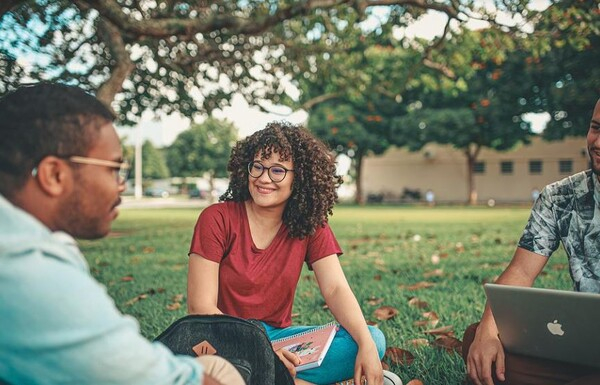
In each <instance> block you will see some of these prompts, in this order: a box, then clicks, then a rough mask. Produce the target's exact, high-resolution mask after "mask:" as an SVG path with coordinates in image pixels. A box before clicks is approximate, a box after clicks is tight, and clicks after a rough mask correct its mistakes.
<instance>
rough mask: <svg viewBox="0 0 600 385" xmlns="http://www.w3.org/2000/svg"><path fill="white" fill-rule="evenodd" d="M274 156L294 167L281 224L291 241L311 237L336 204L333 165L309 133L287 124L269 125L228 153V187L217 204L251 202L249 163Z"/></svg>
mask: <svg viewBox="0 0 600 385" xmlns="http://www.w3.org/2000/svg"><path fill="white" fill-rule="evenodd" d="M273 152H277V154H278V155H279V157H280V158H281V160H282V161H288V160H291V161H292V162H293V164H294V182H293V184H292V195H291V196H290V198H289V199H288V202H287V204H286V207H285V210H284V212H283V223H285V225H286V226H287V227H288V229H289V236H290V237H297V238H304V237H306V236H309V235H312V234H313V233H314V232H315V230H316V229H317V226H324V225H325V223H326V222H327V217H328V216H329V215H331V214H332V213H333V212H332V210H333V205H334V204H335V203H336V202H337V200H338V196H337V187H338V186H339V185H340V184H341V183H342V178H341V177H340V176H339V175H336V167H335V161H334V159H333V157H332V155H331V153H330V152H329V149H328V148H327V146H326V145H325V144H324V143H323V142H321V141H320V140H318V139H317V138H315V137H314V136H313V135H312V134H311V133H310V132H309V131H308V130H306V129H305V128H303V127H301V126H295V125H292V124H290V123H287V122H271V123H269V124H267V127H265V128H264V129H263V130H260V131H258V132H256V133H254V134H253V135H251V136H249V137H247V138H245V139H243V140H241V141H239V142H238V143H237V144H236V145H235V147H234V148H233V149H232V151H231V157H230V158H229V163H228V165H227V171H229V173H230V177H229V187H228V188H227V191H225V193H224V194H223V195H222V196H221V197H220V198H219V200H220V201H234V202H244V201H246V200H248V199H250V192H249V190H248V163H249V162H251V161H253V160H254V157H255V156H256V155H257V154H258V153H261V156H262V158H263V159H266V158H269V157H270V156H271V154H272V153H273Z"/></svg>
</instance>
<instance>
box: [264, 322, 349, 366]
mask: <svg viewBox="0 0 600 385" xmlns="http://www.w3.org/2000/svg"><path fill="white" fill-rule="evenodd" d="M337 330H338V325H337V323H335V322H331V323H328V324H325V325H322V326H317V327H316V328H314V329H310V330H307V331H305V332H302V333H298V334H294V335H292V336H289V337H284V338H280V339H277V340H273V341H271V343H272V344H273V349H274V350H279V349H285V350H287V351H290V352H292V353H296V354H297V355H298V357H300V359H301V360H302V362H301V363H300V365H298V366H296V372H301V371H303V370H306V369H312V368H316V367H317V366H319V365H321V363H322V362H323V359H324V358H325V355H326V354H327V350H329V347H330V346H331V342H332V341H333V337H334V336H335V333H336V332H337Z"/></svg>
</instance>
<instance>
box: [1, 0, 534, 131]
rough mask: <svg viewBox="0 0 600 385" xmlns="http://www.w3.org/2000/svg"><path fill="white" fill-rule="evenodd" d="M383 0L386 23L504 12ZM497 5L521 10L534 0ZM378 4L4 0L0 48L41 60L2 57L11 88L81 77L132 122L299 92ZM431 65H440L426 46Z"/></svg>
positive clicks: (459, 19)
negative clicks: (296, 86) (434, 14)
mask: <svg viewBox="0 0 600 385" xmlns="http://www.w3.org/2000/svg"><path fill="white" fill-rule="evenodd" d="M383 3H384V5H383V6H385V9H386V10H387V11H388V15H387V16H386V17H380V18H379V23H380V24H381V25H382V26H385V27H386V28H388V29H389V28H392V27H404V26H407V25H410V24H412V23H413V22H414V21H415V20H418V18H419V17H420V16H421V15H423V14H424V13H425V12H426V11H427V10H435V11H439V12H443V13H444V14H445V15H447V17H448V26H449V25H450V21H452V22H454V24H456V25H458V27H457V28H460V26H463V25H464V23H465V22H466V21H467V20H469V19H471V18H480V19H484V20H489V21H492V22H493V20H495V17H494V14H493V13H494V12H495V11H491V12H487V11H486V10H485V9H484V8H483V7H477V6H476V5H474V2H472V1H471V0H457V1H448V2H437V1H414V0H390V1H386V2H383ZM495 3H496V6H497V7H498V9H499V10H502V11H506V12H509V13H512V12H521V11H523V9H524V6H525V5H526V4H527V3H528V0H520V1H516V2H500V1H496V2H495ZM375 6H382V2H380V1H374V0H319V1H307V0H302V1H292V0H280V1H263V0H249V1H242V2H240V1H227V0H217V1H195V2H189V1H178V0H153V1H150V0H128V1H125V0H77V1H73V2H71V1H67V0H6V1H4V2H3V3H2V5H1V6H0V17H1V18H2V19H1V21H2V23H1V26H0V42H1V47H2V51H0V54H4V55H6V54H7V53H10V54H11V55H12V57H13V58H14V57H17V56H19V55H20V56H22V57H31V56H32V55H31V53H35V56H36V58H37V61H36V62H27V60H24V61H22V62H19V60H16V61H15V60H12V59H8V60H7V59H6V58H4V59H3V60H0V69H1V70H2V71H3V74H2V75H3V81H4V82H5V83H6V84H5V87H3V88H4V89H5V90H10V89H11V88H14V87H15V86H16V84H17V83H18V82H19V81H20V79H22V76H21V75H20V72H19V71H21V72H23V71H24V72H26V75H27V77H28V78H31V79H32V80H42V79H45V80H61V81H64V82H68V83H76V84H79V85H80V86H82V87H83V88H85V89H87V90H90V91H95V93H96V95H97V96H98V97H99V98H100V99H101V100H103V101H104V102H106V103H107V104H110V103H112V106H113V107H114V108H115V110H116V111H117V112H118V113H119V116H120V120H121V121H122V122H124V123H132V122H133V121H135V120H137V118H139V116H140V115H141V113H142V112H143V111H144V110H151V111H157V110H162V111H163V112H166V113H170V112H173V111H179V112H181V113H182V114H183V115H185V116H193V115H194V114H196V113H209V112H210V111H212V110H213V109H215V108H217V107H223V106H224V105H226V104H228V102H229V100H230V98H231V96H232V95H233V94H234V93H236V92H240V93H241V94H243V95H244V96H245V98H246V100H247V101H248V102H249V103H251V104H254V105H256V104H258V105H260V103H261V101H263V100H270V101H272V102H274V103H280V102H289V99H288V98H287V97H286V95H285V93H284V87H283V85H282V83H281V80H282V79H284V78H286V76H289V77H291V79H293V80H296V79H298V78H302V77H310V76H312V75H314V74H315V73H317V72H318V71H320V70H322V69H323V68H322V67H315V57H316V56H319V55H324V54H328V55H336V54H338V53H342V52H345V49H346V45H347V43H348V40H346V33H347V32H348V29H349V28H351V27H353V26H354V25H355V24H356V22H360V21H364V20H365V19H372V18H373V17H375V18H376V17H377V14H378V13H379V14H380V13H381V12H375V11H374V9H376V7H375ZM377 9H379V10H381V9H382V8H377ZM376 30H377V28H375V32H376ZM432 48H435V45H432ZM428 51H429V49H428ZM423 64H425V65H430V66H435V65H436V63H432V62H431V59H430V58H427V56H424V59H423ZM1 88H2V87H0V89H1ZM341 91H343V89H337V90H334V93H336V92H341Z"/></svg>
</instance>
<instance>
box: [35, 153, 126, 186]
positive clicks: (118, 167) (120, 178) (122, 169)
mask: <svg viewBox="0 0 600 385" xmlns="http://www.w3.org/2000/svg"><path fill="white" fill-rule="evenodd" d="M65 159H66V160H68V161H69V162H71V163H77V164H89V165H92V166H103V167H109V168H112V169H113V170H114V171H116V176H117V183H118V184H119V185H123V184H125V182H127V178H128V177H129V170H130V168H131V167H130V166H129V163H128V162H127V161H124V162H114V161H112V160H105V159H97V158H88V157H86V156H70V157H67V158H65ZM31 175H33V176H36V175H37V167H35V168H34V169H33V170H32V171H31Z"/></svg>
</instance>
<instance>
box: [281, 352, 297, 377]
mask: <svg viewBox="0 0 600 385" xmlns="http://www.w3.org/2000/svg"><path fill="white" fill-rule="evenodd" d="M275 354H277V357H279V359H280V360H281V362H283V364H284V365H285V367H286V368H287V370H288V371H289V372H290V374H291V376H292V377H293V378H295V377H296V366H298V365H300V364H301V363H302V360H301V359H300V357H298V355H297V354H296V353H292V352H290V351H287V350H285V349H279V350H275Z"/></svg>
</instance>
